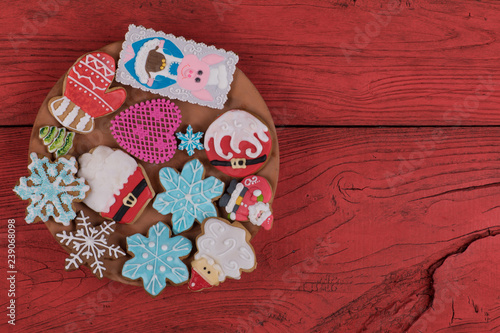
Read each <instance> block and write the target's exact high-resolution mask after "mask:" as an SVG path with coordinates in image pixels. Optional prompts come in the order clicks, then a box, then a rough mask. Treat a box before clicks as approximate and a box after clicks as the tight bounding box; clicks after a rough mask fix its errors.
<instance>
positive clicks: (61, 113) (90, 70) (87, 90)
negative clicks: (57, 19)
mask: <svg viewBox="0 0 500 333" xmlns="http://www.w3.org/2000/svg"><path fill="white" fill-rule="evenodd" d="M115 70H116V66H115V59H113V57H112V56H110V55H109V54H106V53H104V52H98V51H95V52H90V53H87V54H86V55H84V56H83V57H81V58H80V59H78V60H77V61H76V62H75V64H74V65H73V66H71V68H70V69H69V71H68V73H67V74H66V77H65V79H64V84H63V96H57V97H53V98H52V99H50V101H49V110H50V112H51V113H52V115H53V116H54V117H55V118H56V119H57V121H59V122H60V123H61V124H62V125H63V126H64V127H66V128H69V129H70V130H73V131H75V132H79V133H83V134H86V133H89V132H91V131H92V130H93V129H94V118H98V117H102V116H105V115H107V114H109V113H112V112H114V111H116V110H117V109H118V108H119V107H120V106H121V105H122V104H123V102H124V101H125V98H126V97H127V93H126V92H125V89H123V88H120V87H117V88H113V89H108V88H109V86H110V85H111V83H112V82H113V78H114V76H115Z"/></svg>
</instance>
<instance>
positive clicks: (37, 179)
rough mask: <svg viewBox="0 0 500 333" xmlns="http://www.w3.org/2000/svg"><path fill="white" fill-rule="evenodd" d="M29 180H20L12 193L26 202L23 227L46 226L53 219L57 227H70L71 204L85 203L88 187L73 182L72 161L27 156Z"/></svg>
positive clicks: (74, 165)
mask: <svg viewBox="0 0 500 333" xmlns="http://www.w3.org/2000/svg"><path fill="white" fill-rule="evenodd" d="M30 158H31V164H30V165H28V170H29V171H30V176H29V177H21V179H20V180H19V182H18V185H17V186H16V187H14V192H16V193H17V195H18V196H19V197H21V199H23V200H29V205H28V208H27V212H28V214H27V215H26V223H33V222H38V221H43V222H47V221H48V219H49V217H52V218H53V219H54V221H56V222H57V223H61V224H63V225H66V226H67V225H69V224H70V222H71V221H72V220H73V219H74V218H75V216H76V213H75V211H74V207H73V203H74V202H79V201H82V200H83V199H85V196H86V195H87V192H88V191H89V189H90V187H89V185H88V184H87V183H86V182H85V179H83V178H76V177H75V175H76V172H77V171H78V170H77V163H76V159H75V158H74V157H71V158H69V159H67V158H64V157H61V158H59V159H57V160H56V161H55V162H51V161H49V159H48V158H47V157H44V156H42V155H38V154H36V153H31V154H30Z"/></svg>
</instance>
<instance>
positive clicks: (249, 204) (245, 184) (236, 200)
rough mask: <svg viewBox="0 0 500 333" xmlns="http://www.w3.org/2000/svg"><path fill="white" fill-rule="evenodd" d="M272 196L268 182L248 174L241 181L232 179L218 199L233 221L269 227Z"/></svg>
mask: <svg viewBox="0 0 500 333" xmlns="http://www.w3.org/2000/svg"><path fill="white" fill-rule="evenodd" d="M272 198H273V190H272V189H271V185H269V182H268V181H267V180H266V179H265V178H264V177H261V176H255V175H253V176H248V177H245V178H244V179H243V180H242V181H241V182H238V181H236V180H235V179H233V180H232V181H231V184H230V185H229V187H228V189H227V193H226V194H224V195H223V196H222V197H221V198H220V200H219V206H220V207H224V208H225V210H226V212H227V214H228V218H229V219H231V220H233V221H250V222H251V223H252V224H255V225H258V226H261V227H263V228H264V229H266V230H269V229H271V227H272V225H273V220H274V217H273V213H272V211H271V206H270V204H269V201H271V199H272Z"/></svg>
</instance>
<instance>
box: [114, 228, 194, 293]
mask: <svg viewBox="0 0 500 333" xmlns="http://www.w3.org/2000/svg"><path fill="white" fill-rule="evenodd" d="M127 248H128V251H129V252H131V253H132V254H133V255H134V257H133V258H132V259H130V260H128V261H127V262H126V263H125V265H123V269H122V275H123V276H125V277H127V278H129V279H132V280H137V279H139V278H140V279H142V283H143V284H144V289H146V291H147V292H148V293H149V294H151V295H152V296H156V295H158V294H159V293H160V292H161V291H162V290H163V289H164V288H165V286H166V282H165V280H169V281H170V282H171V283H172V284H175V285H178V284H182V283H184V282H186V281H187V280H188V278H189V271H188V269H187V267H186V265H184V263H183V262H182V260H181V259H183V258H185V257H187V256H188V255H189V254H190V253H191V249H192V245H191V242H190V241H189V239H187V238H184V237H182V236H176V237H173V238H170V229H169V228H168V227H167V226H166V225H165V224H163V223H162V222H158V223H157V224H155V225H153V226H152V227H151V228H150V229H149V232H148V236H147V237H144V236H143V235H141V234H135V235H132V236H130V237H127Z"/></svg>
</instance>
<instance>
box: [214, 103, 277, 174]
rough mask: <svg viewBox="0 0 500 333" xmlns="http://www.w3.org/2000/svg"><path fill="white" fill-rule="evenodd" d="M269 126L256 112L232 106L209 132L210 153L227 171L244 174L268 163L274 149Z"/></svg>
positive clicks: (217, 163) (216, 166)
mask: <svg viewBox="0 0 500 333" xmlns="http://www.w3.org/2000/svg"><path fill="white" fill-rule="evenodd" d="M271 146H272V142H271V135H270V133H269V128H268V127H267V125H265V124H264V123H263V122H262V121H260V120H259V119H258V118H257V117H255V116H253V115H252V114H250V113H248V112H246V111H243V110H230V111H227V112H226V113H224V114H223V115H221V116H220V117H219V118H217V119H216V120H215V121H214V122H213V123H212V124H211V125H210V127H208V129H207V132H206V134H205V150H206V152H207V157H208V159H209V160H210V164H212V165H213V166H214V167H215V168H217V169H219V170H220V171H222V172H224V173H225V174H227V175H229V176H232V177H236V178H243V177H245V176H248V175H251V174H253V173H255V172H257V171H258V170H259V169H260V168H262V167H263V166H264V164H266V162H267V160H268V159H269V154H270V152H271Z"/></svg>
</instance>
